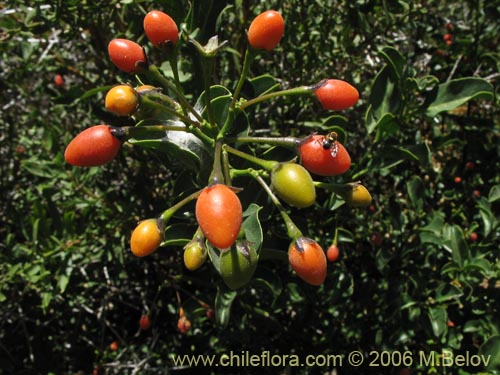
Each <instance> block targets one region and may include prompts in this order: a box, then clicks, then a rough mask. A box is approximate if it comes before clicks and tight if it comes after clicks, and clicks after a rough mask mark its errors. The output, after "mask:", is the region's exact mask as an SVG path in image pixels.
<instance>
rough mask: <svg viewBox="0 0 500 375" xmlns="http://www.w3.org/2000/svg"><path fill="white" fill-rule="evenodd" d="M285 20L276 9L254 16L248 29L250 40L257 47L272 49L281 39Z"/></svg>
mask: <svg viewBox="0 0 500 375" xmlns="http://www.w3.org/2000/svg"><path fill="white" fill-rule="evenodd" d="M284 31H285V21H283V17H281V14H279V13H278V12H276V11H275V10H268V11H265V12H263V13H261V14H259V15H258V16H257V17H255V18H254V20H253V21H252V23H251V24H250V27H249V29H248V42H249V43H250V45H251V46H252V47H253V48H255V49H265V50H267V51H271V50H272V49H273V48H274V47H276V45H277V44H278V43H279V41H280V40H281V37H282V36H283V33H284Z"/></svg>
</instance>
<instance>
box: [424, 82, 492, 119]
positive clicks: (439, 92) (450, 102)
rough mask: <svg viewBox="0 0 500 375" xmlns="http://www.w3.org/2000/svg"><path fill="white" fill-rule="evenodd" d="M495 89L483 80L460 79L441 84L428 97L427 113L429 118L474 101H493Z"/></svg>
mask: <svg viewBox="0 0 500 375" xmlns="http://www.w3.org/2000/svg"><path fill="white" fill-rule="evenodd" d="M492 97H493V87H492V86H491V84H490V83H488V81H486V80H484V79H481V78H474V77H468V78H458V79H454V80H451V81H448V82H445V83H442V84H440V85H439V86H438V87H437V88H436V89H435V90H433V91H431V92H430V93H429V95H428V97H427V103H428V104H427V111H426V114H427V116H429V117H434V116H436V115H437V114H438V113H441V112H444V111H450V110H452V109H455V108H457V107H459V106H461V105H462V104H465V103H467V102H468V101H469V100H472V99H479V98H485V99H491V98H492Z"/></svg>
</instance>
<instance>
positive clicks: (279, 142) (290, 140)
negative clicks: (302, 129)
mask: <svg viewBox="0 0 500 375" xmlns="http://www.w3.org/2000/svg"><path fill="white" fill-rule="evenodd" d="M225 141H226V142H231V143H238V142H239V143H260V144H266V145H272V146H281V147H286V148H295V147H297V146H298V145H299V143H300V142H301V140H300V139H299V138H296V137H250V136H241V137H240V136H239V137H232V138H226V139H225Z"/></svg>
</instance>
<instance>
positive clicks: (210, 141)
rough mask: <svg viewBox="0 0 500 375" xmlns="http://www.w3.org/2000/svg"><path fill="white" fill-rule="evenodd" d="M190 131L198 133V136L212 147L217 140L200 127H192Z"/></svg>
mask: <svg viewBox="0 0 500 375" xmlns="http://www.w3.org/2000/svg"><path fill="white" fill-rule="evenodd" d="M189 131H190V132H191V133H193V134H194V135H196V136H197V137H198V138H200V139H201V140H202V141H203V142H204V143H205V144H206V145H207V146H210V147H213V146H214V144H215V141H214V140H213V138H211V137H209V136H208V135H206V134H205V133H203V131H202V130H201V129H200V128H198V127H191V128H190V129H189Z"/></svg>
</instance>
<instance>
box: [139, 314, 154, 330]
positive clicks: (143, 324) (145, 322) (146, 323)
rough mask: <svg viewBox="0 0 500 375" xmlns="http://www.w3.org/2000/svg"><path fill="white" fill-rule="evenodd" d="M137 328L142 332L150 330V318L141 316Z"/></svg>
mask: <svg viewBox="0 0 500 375" xmlns="http://www.w3.org/2000/svg"><path fill="white" fill-rule="evenodd" d="M139 328H140V329H141V330H143V331H147V330H148V329H150V328H151V318H150V317H149V315H142V316H141V318H140V319H139Z"/></svg>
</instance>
